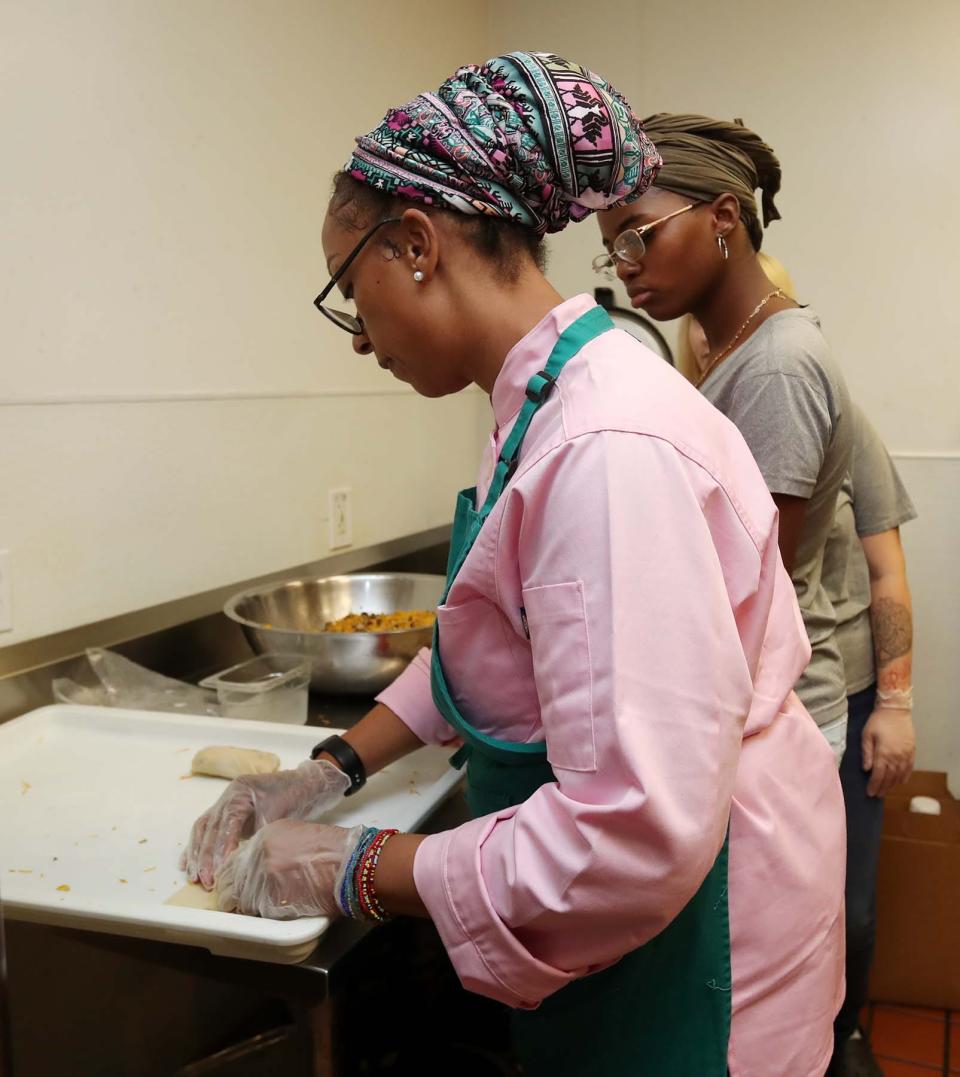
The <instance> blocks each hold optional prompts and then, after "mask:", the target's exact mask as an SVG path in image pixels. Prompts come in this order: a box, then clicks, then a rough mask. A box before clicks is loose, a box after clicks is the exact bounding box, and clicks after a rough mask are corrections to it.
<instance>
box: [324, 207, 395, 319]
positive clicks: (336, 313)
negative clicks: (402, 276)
mask: <svg viewBox="0 0 960 1077" xmlns="http://www.w3.org/2000/svg"><path fill="white" fill-rule="evenodd" d="M399 223H400V218H399V217H388V218H387V219H386V220H383V221H378V222H377V223H376V224H375V225H374V226H373V227H372V228H371V229H370V231H369V232H367V234H366V235H365V236H364V237H363V238H362V239H361V240H360V242H359V243H358V244H357V245H356V246H355V247H354V248H353V250H352V251H351V252H350V253H349V254H348V255H347V257H346V259H345V260H344V263H343V265H342V266H341V267H340V268H339V269H338V270H337V271H336V273H334V275H333V276H332V277H331V278H330V282H329V284H327V286H326V288H324V289H323V291H322V292H321V293H320V294H319V295H318V296H317V298H316V299H314V301H313V305H314V306H315V307H316V308H317V310H319V311H320V313H321V314H323V315H325V316H326V317H327V318H329V319H330V321H331V322H333V324H334V325H336V326H339V327H340V328H341V329H345V330H346V331H347V332H348V333H350V334H352V335H353V336H355V337H358V336H360V334H361V333H362V332H363V322H362V321H361V320H360V319H359V318H358V317H357V316H356V315H355V314H348V313H347V312H346V311H344V310H332V309H331V308H330V307H325V306H324V305H323V301H324V300H325V299H326V298H327V296H328V295H329V294H330V293H331V292H332V291H333V289H334V288H335V287H336V284H337V281H338V280H339V279H340V278H341V277H342V276H343V275H344V273H346V271H347V270H348V269H349V268H350V263H351V262H352V261H353V260H354V258H356V257H357V255H358V254H359V253H360V252H361V251H362V250H363V248H364V245H365V244H366V242H367V240H369V239H370V237H371V236H372V235H374V234H375V233H376V232H377V231H378V229H380V228H382V227H383V226H384V225H385V224H399Z"/></svg>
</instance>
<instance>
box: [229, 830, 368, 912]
mask: <svg viewBox="0 0 960 1077" xmlns="http://www.w3.org/2000/svg"><path fill="white" fill-rule="evenodd" d="M363 831H364V828H363V827H362V826H355V827H351V828H350V829H349V830H347V829H345V828H344V827H342V826H328V825H325V824H324V823H303V822H299V821H298V820H296V819H280V820H278V821H277V822H276V823H269V824H267V826H265V827H264V828H263V829H262V830H258V831H257V832H256V834H254V835H253V837H252V838H251V839H250V840H249V841H247V842H244V844H243V845H241V846H240V848H239V849H237V850H236V851H235V852H234V853H233V855H232V856H231V857H230V859H229V860H227V862H226V863H225V864H224V865H223V868H222V869H221V871H220V874H219V875H218V876H217V904H218V906H219V907H220V908H221V909H222V910H223V911H224V912H242V913H247V914H248V915H250V916H265V917H268V918H270V919H271V920H295V919H296V918H297V917H299V916H339V915H341V913H340V907H339V905H338V904H337V899H336V896H335V895H336V893H337V891H338V890H339V888H340V884H341V882H342V881H343V874H344V870H345V866H346V864H347V862H348V861H349V859H350V854H351V853H352V852H353V850H354V849H355V848H356V845H357V842H358V841H359V840H360V838H361V836H362V834H363Z"/></svg>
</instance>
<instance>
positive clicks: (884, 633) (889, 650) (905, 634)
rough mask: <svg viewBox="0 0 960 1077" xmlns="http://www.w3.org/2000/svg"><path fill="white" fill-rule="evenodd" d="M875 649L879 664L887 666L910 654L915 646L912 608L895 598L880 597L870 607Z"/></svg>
mask: <svg viewBox="0 0 960 1077" xmlns="http://www.w3.org/2000/svg"><path fill="white" fill-rule="evenodd" d="M870 621H871V623H872V626H873V649H874V652H875V654H876V657H877V665H878V666H885V665H886V664H887V663H888V662H892V661H893V660H894V659H895V658H900V657H901V656H902V655H905V654H909V653H910V651H911V649H912V647H913V618H912V617H911V615H910V610H908V609H907V607H906V606H904V605H903V603H901V602H897V601H896V600H895V599H893V598H878V599H877V601H876V602H874V603H873V605H872V606H871V607H870Z"/></svg>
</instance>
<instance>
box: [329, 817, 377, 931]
mask: <svg viewBox="0 0 960 1077" xmlns="http://www.w3.org/2000/svg"><path fill="white" fill-rule="evenodd" d="M377 833H378V831H377V828H376V827H373V826H368V827H364V829H363V833H362V834H361V835H360V838H359V840H358V841H357V844H356V845H355V846H354V847H353V852H351V854H350V859H349V860H348V861H347V864H346V866H345V868H344V872H343V880H342V882H341V883H340V892H339V893H338V894H337V895H336V898H337V904H338V905H339V906H340V911H341V912H342V913H343V915H344V916H349V917H352V918H353V919H355V920H357V919H360V918H361V917H362V916H363V912H362V910H361V908H360V904H359V902H358V901H357V897H356V889H355V887H354V875H355V872H356V867H357V864H359V862H360V861H361V860H362V859H363V854H364V853H365V852H366V851H367V849H368V848H369V847H370V844H371V842H372V841H373V840H374V838H376V836H377Z"/></svg>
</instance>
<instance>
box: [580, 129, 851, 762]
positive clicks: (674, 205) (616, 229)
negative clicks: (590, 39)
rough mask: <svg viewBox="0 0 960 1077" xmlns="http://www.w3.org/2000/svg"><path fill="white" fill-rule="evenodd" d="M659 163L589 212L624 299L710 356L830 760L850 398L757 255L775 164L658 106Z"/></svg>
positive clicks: (775, 183)
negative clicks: (622, 198)
mask: <svg viewBox="0 0 960 1077" xmlns="http://www.w3.org/2000/svg"><path fill="white" fill-rule="evenodd" d="M644 126H645V127H646V130H647V133H648V135H649V136H650V137H651V138H652V139H653V141H654V143H655V144H656V146H657V149H658V150H659V151H660V155H661V156H662V158H663V166H662V168H661V170H660V172H659V174H658V176H657V179H656V181H655V183H654V186H653V187H651V188H650V190H648V191H647V193H646V194H645V195H644V196H643V197H642V198H640V199H639V200H638V201H636V202H634V203H632V204H631V205H629V206H623V207H620V208H618V209H614V210H610V211H608V212H604V213H600V214H598V220H599V223H600V230H601V233H602V236H603V240H604V244H605V246H606V248H607V251H608V252H609V254H608V256H605V257H604V256H601V257H600V258H599V259H598V260H597V262H596V263H595V265H596V266H597V268H599V269H603V268H605V267H608V268H615V269H616V272H617V275H618V276H619V277H620V279H621V280H622V281H623V283H624V285H625V287H626V289H627V292H628V294H629V295H630V298H631V301H632V304H633V306H634V307H640V308H642V309H643V310H644V311H646V312H647V314H649V315H650V316H652V317H654V318H656V319H659V320H666V319H672V318H678V317H680V316H681V315H683V314H692V315H693V316H694V317H695V318H696V319H697V321H698V322H699V323H700V325H701V326H702V327H703V330H704V332H705V334H706V338H707V341H708V343H709V345H710V358H709V360H708V363H707V366H706V370H705V372H704V375H703V376H702V378H701V380H700V382H699V384H698V388H699V389H700V391H701V392H702V393H703V394H704V395H705V396H706V397H707V398H708V399H709V400H711V401H712V402H713V403H714V404H715V405H716V406H717V408H719V410H720V411H722V412H723V413H724V414H725V415H726V416H727V417H728V418H729V419H731V420H732V421H733V422H734V423H735V424H736V426H737V427H738V428H739V430H740V432H741V434H742V435H743V437H744V440H745V441H746V443H747V445H749V447H750V449H751V451H752V452H753V455H754V458H755V459H756V461H757V465H758V466H759V468H760V471H761V473H762V474H763V477H764V479H765V480H766V483H767V486H768V488H769V490H770V493H771V494H772V495H773V499H774V501H775V502H776V504H777V507H778V509H779V511H780V540H779V542H780V553H781V556H782V558H783V562H784V565H785V566H786V567H787V570H788V571H789V572H790V575H791V577H792V579H793V583H794V587H795V589H796V593H797V600H798V602H799V605H800V611H801V613H802V615H803V620H804V624H805V626H806V629H807V634H808V636H809V637H810V645H811V649H812V658H811V661H810V665H809V666H808V668H807V670H806V672H805V673H804V675H803V677H802V678H801V680H800V682H799V684H798V685H797V692H798V693H799V695H800V698H801V699H802V700H803V703H804V705H805V706H806V708H807V710H808V711H809V712H810V713H811V715H812V716H813V718H814V719H815V721H816V722H817V724H818V725H819V726H820V728H821V730H822V731H823V733H824V735H825V736H826V737H827V739H828V741H829V742H830V744H831V746H832V747H833V748H834V751H835V753H836V755H837V759H838V760H839V758H840V756H841V755H842V753H843V750H844V746H845V741H846V713H847V701H846V687H845V681H844V671H843V662H842V659H841V657H840V650H839V647H838V644H837V638H836V628H837V624H836V616H835V613H834V610H833V607H832V606H831V604H830V601H829V598H828V597H827V595H826V592H825V590H824V588H823V584H822V582H821V574H822V569H823V552H824V547H825V545H826V541H827V536H828V535H829V533H830V529H831V528H832V526H833V520H834V511H835V508H836V502H837V493H838V491H839V489H840V484H841V483H842V481H843V477H844V475H845V474H846V472H847V469H848V467H849V464H850V453H851V446H852V433H851V429H850V419H849V410H850V402H849V396H848V394H847V388H846V384H845V383H844V380H843V376H842V374H841V373H840V370H839V367H838V366H837V364H836V362H835V361H834V359H833V357H832V356H831V354H830V349H829V347H828V346H827V342H826V340H825V339H824V336H823V334H822V332H821V331H820V323H819V321H818V319H817V317H816V315H815V314H814V313H813V312H812V311H810V310H809V309H808V308H804V307H800V306H799V305H798V304H797V303H796V302H794V300H793V299H791V298H790V296H789V295H787V294H786V292H784V291H783V290H781V289H779V288H776V287H774V285H773V284H772V283H771V281H770V280H769V279H768V278H767V277H766V276H765V274H764V272H763V269H762V267H761V265H760V262H759V260H758V252H759V250H760V244H761V240H762V237H763V227H762V226H761V223H760V214H759V213H758V208H757V203H756V200H755V198H754V191H755V190H756V189H757V188H758V187H759V188H760V189H761V191H762V215H763V223H764V224H767V223H769V221H771V220H775V219H776V218H777V217H779V214H778V213H777V210H776V207H775V206H774V202H773V199H774V195H775V194H776V193H777V191H778V190H779V187H780V165H779V162H778V161H777V158H776V156H775V155H774V153H773V151H772V150H771V149H770V147H769V146H767V145H766V143H765V142H763V141H762V140H761V139H760V138H759V137H758V136H757V135H756V134H754V133H753V132H752V131H749V130H747V128H745V127H743V125H742V124H737V123H726V122H724V121H720V120H712V119H709V118H708V117H705V116H686V115H671V114H660V115H657V116H651V117H649V118H648V119H647V120H645V121H644Z"/></svg>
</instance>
